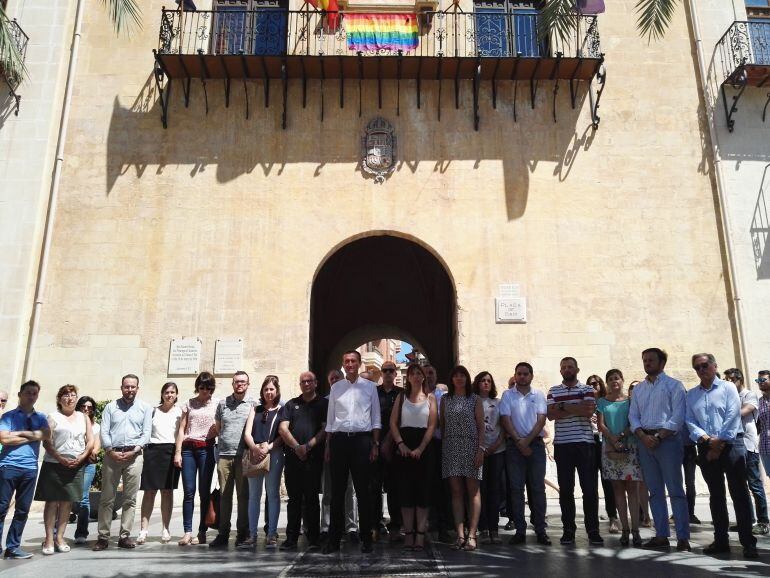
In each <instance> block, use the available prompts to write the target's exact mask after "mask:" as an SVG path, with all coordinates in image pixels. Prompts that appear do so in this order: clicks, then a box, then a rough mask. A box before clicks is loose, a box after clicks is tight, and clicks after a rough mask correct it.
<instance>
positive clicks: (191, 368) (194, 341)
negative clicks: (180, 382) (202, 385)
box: [168, 337, 202, 375]
mask: <svg viewBox="0 0 770 578" xmlns="http://www.w3.org/2000/svg"><path fill="white" fill-rule="evenodd" d="M201 346H202V344H201V340H200V339H198V338H197V337H194V338H193V337H182V338H181V339H172V340H171V346H170V347H169V352H168V374H169V375H197V374H198V372H199V371H200V367H201Z"/></svg>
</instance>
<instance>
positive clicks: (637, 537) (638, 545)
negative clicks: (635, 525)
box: [631, 530, 642, 548]
mask: <svg viewBox="0 0 770 578" xmlns="http://www.w3.org/2000/svg"><path fill="white" fill-rule="evenodd" d="M633 536H634V539H633V540H632V541H631V543H632V544H633V545H634V548H641V547H642V537H641V536H640V535H639V531H638V530H637V531H634V532H633Z"/></svg>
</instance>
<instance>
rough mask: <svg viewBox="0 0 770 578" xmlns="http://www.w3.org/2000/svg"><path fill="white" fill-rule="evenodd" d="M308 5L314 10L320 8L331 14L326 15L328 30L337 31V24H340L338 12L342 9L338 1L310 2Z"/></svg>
mask: <svg viewBox="0 0 770 578" xmlns="http://www.w3.org/2000/svg"><path fill="white" fill-rule="evenodd" d="M308 3H309V4H310V5H311V6H313V7H314V8H318V9H319V10H323V11H324V12H330V14H327V15H326V22H327V24H328V29H329V30H332V31H335V30H337V24H338V23H339V14H338V11H339V9H340V7H339V4H337V0H308Z"/></svg>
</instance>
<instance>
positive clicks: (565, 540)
mask: <svg viewBox="0 0 770 578" xmlns="http://www.w3.org/2000/svg"><path fill="white" fill-rule="evenodd" d="M559 543H560V544H561V545H562V546H569V545H570V544H574V543H575V534H573V533H572V532H564V534H562V535H561V539H560V540H559Z"/></svg>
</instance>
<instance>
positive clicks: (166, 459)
mask: <svg viewBox="0 0 770 578" xmlns="http://www.w3.org/2000/svg"><path fill="white" fill-rule="evenodd" d="M174 448H175V446H174V444H148V445H147V446H145V448H144V466H143V467H142V485H141V486H140V489H141V490H175V489H176V488H177V486H178V485H179V469H178V468H176V467H174Z"/></svg>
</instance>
